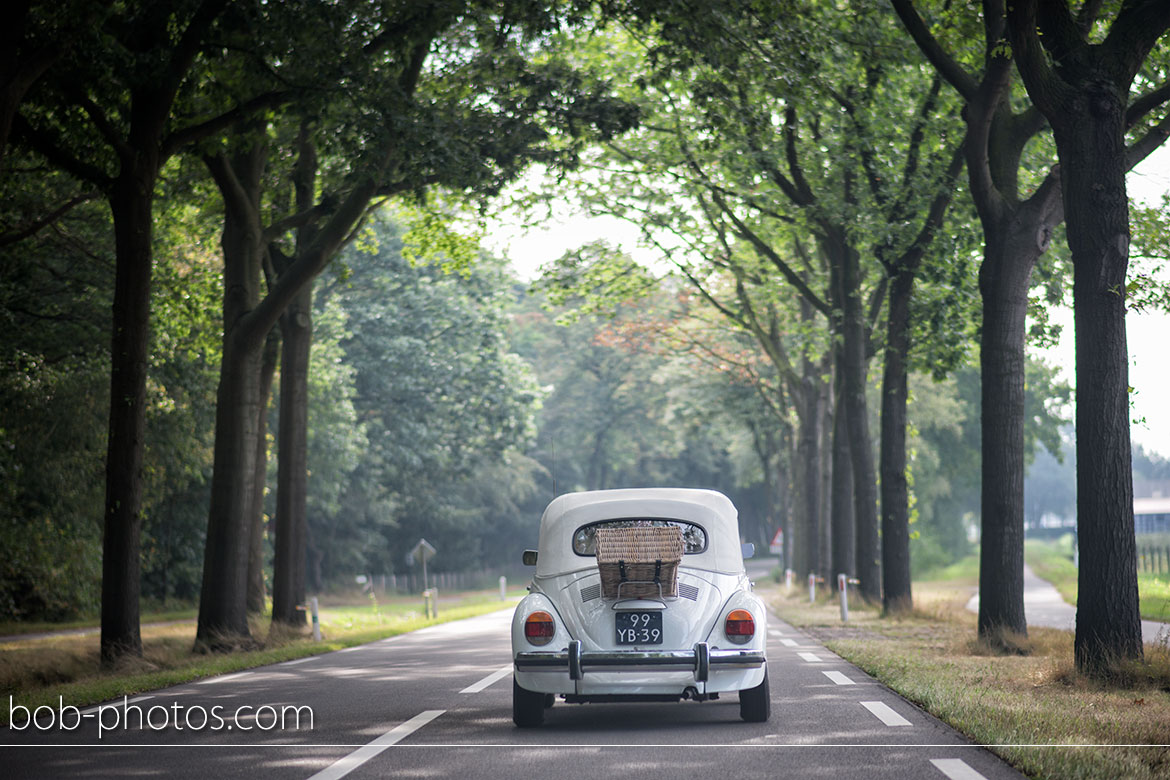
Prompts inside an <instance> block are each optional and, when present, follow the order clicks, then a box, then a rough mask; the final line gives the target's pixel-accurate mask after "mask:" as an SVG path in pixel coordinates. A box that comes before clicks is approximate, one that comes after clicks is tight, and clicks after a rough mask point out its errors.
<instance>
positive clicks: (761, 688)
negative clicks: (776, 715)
mask: <svg viewBox="0 0 1170 780" xmlns="http://www.w3.org/2000/svg"><path fill="white" fill-rule="evenodd" d="M771 716H772V697H771V695H769V693H768V667H767V666H765V667H764V679H763V682H761V683H760V684H759V685H757V686H756V687H755V688H747V689H745V690H742V691H740V692H739V717H741V718H743V719H744V720H746V721H747V722H748V723H763V722H765V721H766V720H768V718H770V717H771Z"/></svg>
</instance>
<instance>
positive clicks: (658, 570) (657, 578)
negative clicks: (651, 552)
mask: <svg viewBox="0 0 1170 780" xmlns="http://www.w3.org/2000/svg"><path fill="white" fill-rule="evenodd" d="M654 584H655V585H661V584H662V559H661V558H659V559H658V560H656V561H654Z"/></svg>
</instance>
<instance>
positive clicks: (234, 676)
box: [198, 672, 251, 685]
mask: <svg viewBox="0 0 1170 780" xmlns="http://www.w3.org/2000/svg"><path fill="white" fill-rule="evenodd" d="M250 674H251V672H236V673H235V674H225V675H223V676H222V677H208V678H207V679H206V680H200V681H199V683H198V684H199V685H211V684H212V683H221V682H230V681H231V680H238V679H240V678H241V677H247V676H248V675H250Z"/></svg>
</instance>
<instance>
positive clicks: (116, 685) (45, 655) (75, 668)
mask: <svg viewBox="0 0 1170 780" xmlns="http://www.w3.org/2000/svg"><path fill="white" fill-rule="evenodd" d="M522 592H523V591H522V590H521V589H514V590H512V591H510V592H509V594H508V596H509V600H508V601H507V602H502V601H500V599H499V591H498V590H484V591H468V592H464V593H452V594H449V595H445V596H444V597H443V598H442V599H441V600H440V603H439V607H438V612H439V617H438V618H430V619H428V618H426V617H424V616H423V606H422V598H421V597H419V596H410V597H395V598H393V599H384V600H381V601H377V600H373V599H369V600H367V601H366V603H357V604H355V603H348V604H346V603H334V602H335V600H334V599H329V600H327V603H326V604H325V605H323V606H322V607H321V610H320V622H321V633H322V641H321V642H314V641H313V640H312V638H311V636H309V635H308V629H305V630H304V631H301V632H289V631H280V630H278V631H274V632H270V631H269V621H268V620H267V619H262V620H261V619H257V620H255V621H253V623H252V635H253V636H254V637H257V638H258V639H260V640H262V643H261V646H260V647H258V648H257V649H254V650H249V651H245V652H237V653H230V654H209V655H202V654H196V653H193V652H192V651H191V648H192V646H193V644H194V641H195V622H194V620H190V621H184V622H181V623H168V624H161V625H160V624H155V625H150V624H144V625H143V627H142V644H143V658H141V659H134V660H127V661H125V662H124V663H123V664H122V665H121V666H119V667H118V668H116V669H113V670H110V671H104V672H103V671H99V668H98V667H99V665H98V651H99V648H98V643H99V638H98V636H97V635H96V634H88V635H84V636H77V635H68V634H67V635H61V636H55V637H51V638H45V639H28V640H20V641H16V642H9V643H5V644H3V645H0V698H4V699H7V698H8V697H9V696H12V697H13V702H14V703H15V704H20V705H24V706H28V707H35V706H38V705H41V704H56V703H57V697H58V696H62V697H64V699H65V700H66V701H68V702H69V703H71V704H74V705H77V706H81V705H84V704H91V703H96V702H102V701H109V700H111V699H116V698H119V697H121V696H124V695H133V694H135V693H139V692H141V691H146V690H152V689H155V688H160V687H165V686H168V685H174V684H177V683H180V682H185V681H187V680H194V679H198V678H201V677H208V676H211V675H215V674H224V673H228V672H235V671H239V670H241V669H248V668H252V667H255V666H263V665H265V664H270V663H277V662H280V661H288V660H292V659H294V658H301V657H304V656H309V655H316V654H318V653H326V652H330V651H333V650H340V649H342V648H344V647H350V646H353V645H359V644H365V643H367V642H372V641H375V640H377V639H382V638H384V637H388V636H394V635H395V634H402V633H405V632H408V631H413V630H415V629H418V628H422V627H424V626H428V625H434V624H436V623H443V622H447V621H450V620H458V619H460V618H465V617H472V616H474V615H480V614H484V613H487V612H492V611H495V610H498V609H502V608H504V607H506V606H508V604H510V603H513V601H514V600H515V598H517V597H519V596H520V595H521V593H522ZM41 630H43V628H42V629H41ZM8 711H9V710H8V708H7V707H2V708H0V723H7V722H8Z"/></svg>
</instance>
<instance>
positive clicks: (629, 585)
mask: <svg viewBox="0 0 1170 780" xmlns="http://www.w3.org/2000/svg"><path fill="white" fill-rule="evenodd" d="M682 556H683V541H682V530H681V529H680V528H679V527H678V526H666V527H661V526H634V527H632V528H606V527H601V528H598V529H597V568H598V569H599V570H600V571H601V595H602V596H603V597H604V598H607V599H616V598H633V599H644V598H663V597H667V596H676V595H678V564H679V562H680V561H681V560H682Z"/></svg>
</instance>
